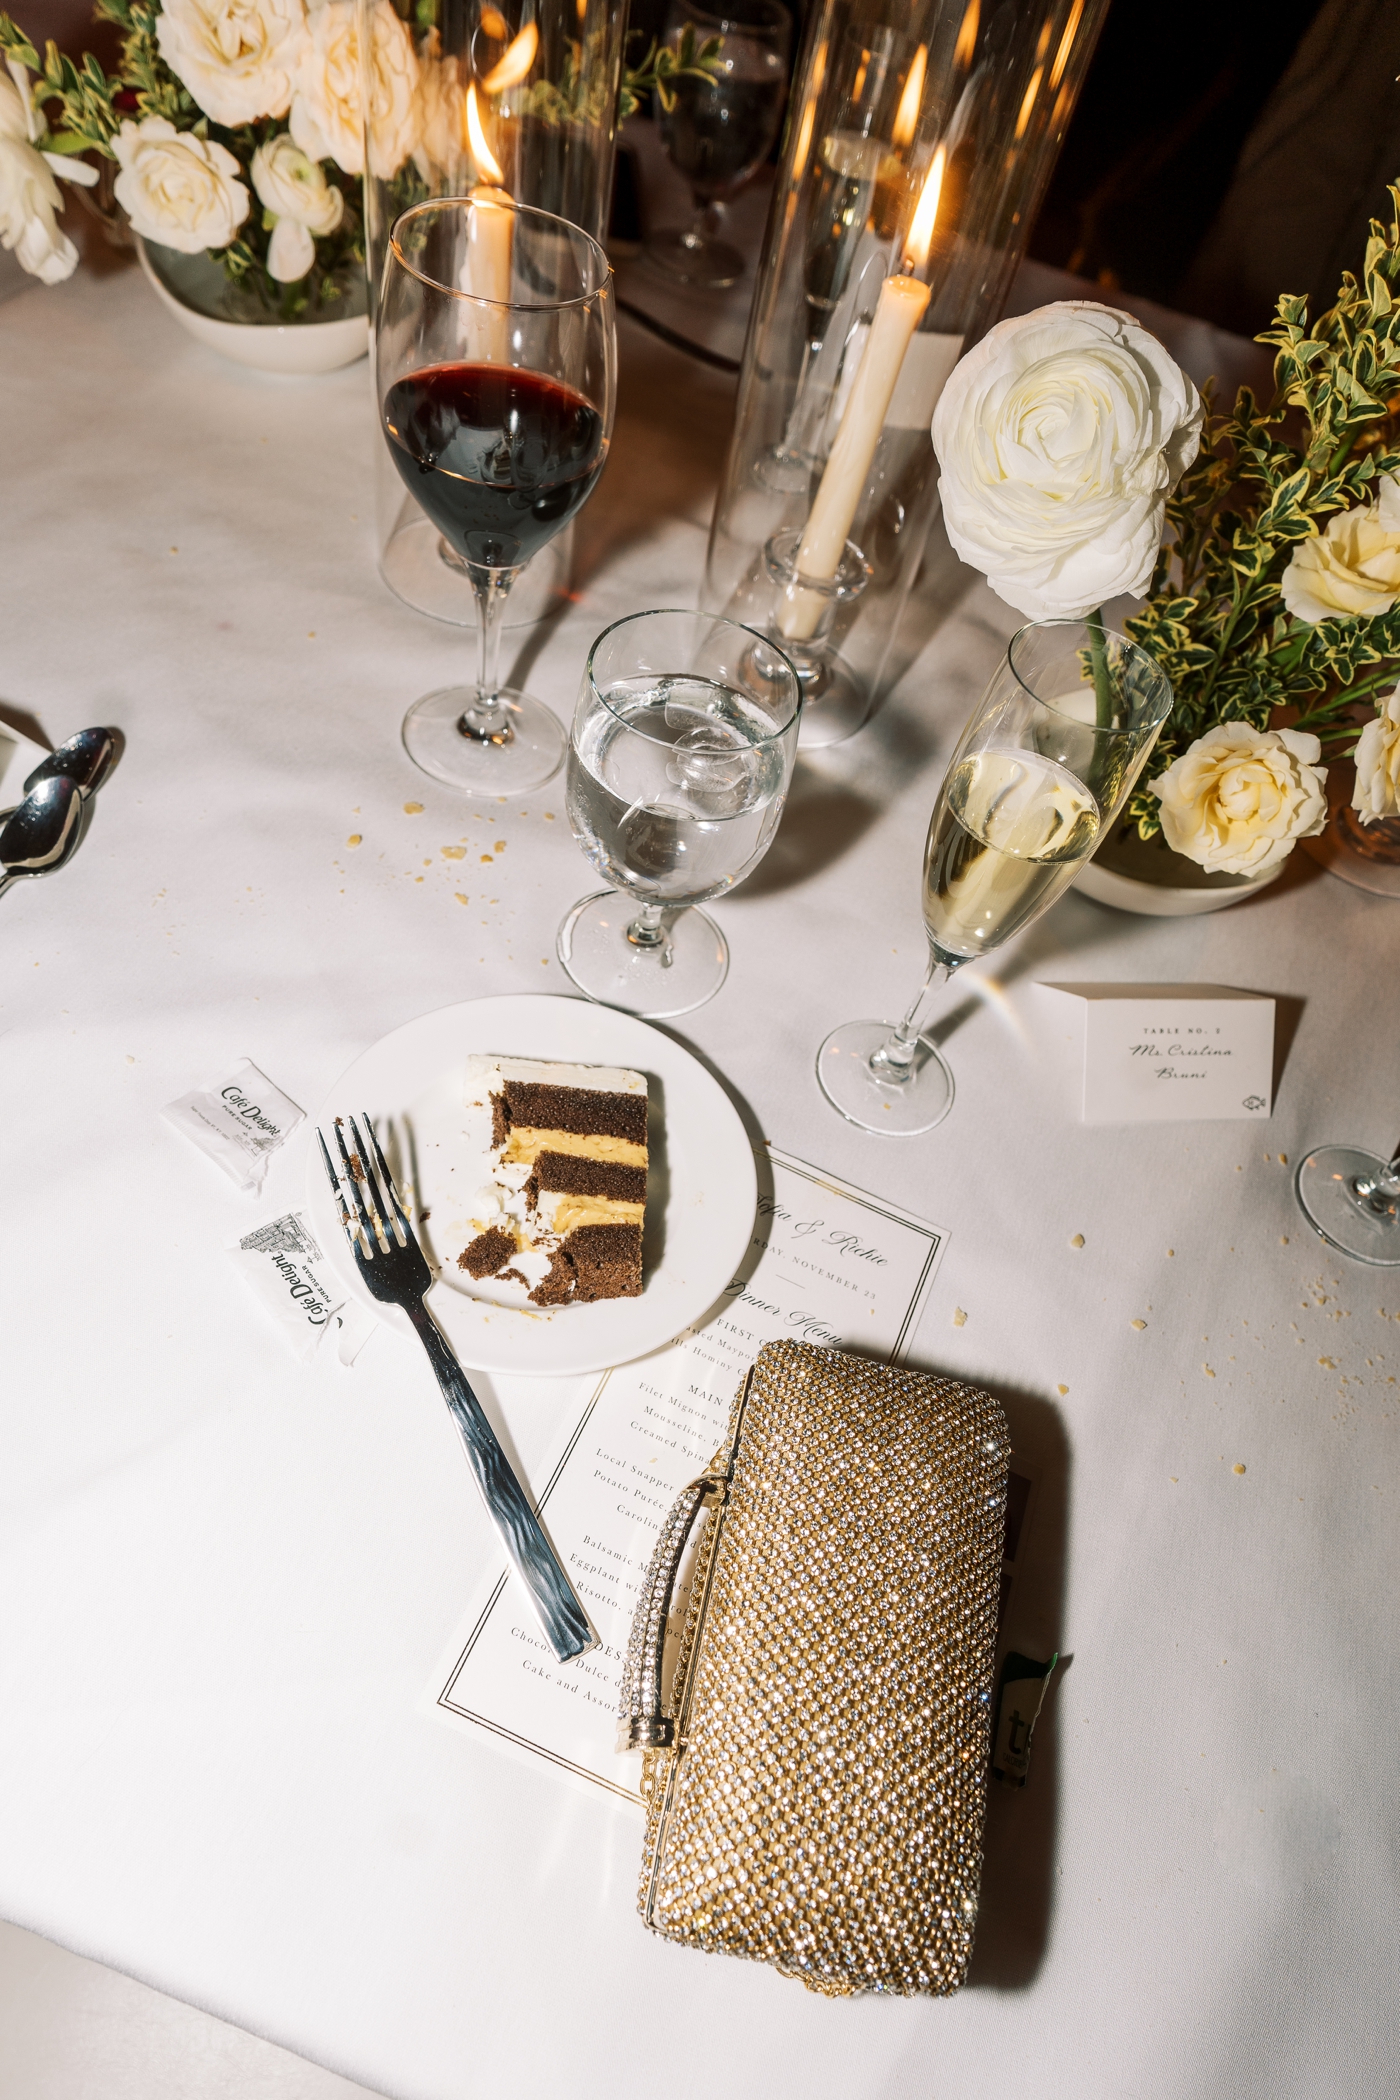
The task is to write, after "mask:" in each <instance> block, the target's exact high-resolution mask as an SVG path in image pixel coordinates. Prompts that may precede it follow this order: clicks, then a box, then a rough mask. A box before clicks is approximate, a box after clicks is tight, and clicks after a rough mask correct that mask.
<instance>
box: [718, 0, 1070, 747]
mask: <svg viewBox="0 0 1400 2100" xmlns="http://www.w3.org/2000/svg"><path fill="white" fill-rule="evenodd" d="M1107 7H1108V0H915V4H914V5H912V6H910V7H901V8H896V7H895V6H893V5H891V4H890V0H819V4H818V5H817V6H816V7H815V8H814V9H813V11H812V13H811V15H810V16H809V18H808V22H807V30H806V35H805V38H804V43H803V50H802V56H801V59H800V62H799V67H798V73H797V79H796V83H795V86H794V91H793V95H792V98H791V101H790V103H789V107H788V119H787V130H786V135H785V139H784V147H783V159H782V167H781V171H780V174H779V178H778V181H777V184H776V185H775V188H774V193H773V205H772V212H771V215H770V218H769V222H768V232H767V238H766V241H765V245H764V253H763V260H762V264H761V267H760V271H759V286H758V294H757V297H756V300H755V303H754V311H753V315H752V318H751V321H750V325H749V335H748V342H747V344H746V347H745V351H744V363H743V372H742V376H741V379H740V384H739V401H738V414H737V420H736V426H735V433H734V439H733V443H732V445H731V447H730V452H729V459H728V463H727V466H726V469H725V475H724V480H723V484H722V486H721V489H720V494H719V499H718V502H717V504H716V507H715V516H714V524H713V528H712V531H711V536H710V548H709V558H708V562H707V566H706V574H705V582H704V586H703V594H702V599H701V603H702V605H703V606H705V607H706V608H707V609H708V610H711V611H716V612H725V613H727V614H728V616H729V617H730V618H731V619H735V620H742V621H744V622H746V623H747V624H749V625H751V626H758V627H766V628H768V629H769V631H770V632H772V633H773V635H774V637H775V639H781V642H782V645H783V646H784V647H785V648H786V649H787V650H788V652H789V654H790V655H791V656H792V658H793V660H794V662H795V663H796V665H797V668H798V671H799V674H800V675H801V677H802V680H803V687H804V695H805V706H804V710H803V728H802V742H803V743H804V744H825V743H835V742H839V741H840V740H841V739H842V738H843V737H846V736H849V735H851V734H852V733H853V731H854V730H856V729H858V728H859V727H860V726H861V724H862V723H863V722H864V721H865V720H867V719H868V717H869V715H870V714H871V712H872V711H873V710H874V708H875V707H876V706H877V705H878V703H879V701H880V700H881V699H882V698H883V697H884V694H885V692H886V691H887V690H888V688H889V686H890V685H891V684H892V683H893V682H894V680H895V678H896V677H897V676H898V675H899V674H900V673H901V672H902V670H903V669H904V668H905V666H906V663H907V661H908V655H909V645H908V642H907V639H903V640H902V637H901V625H902V623H903V622H904V619H905V614H906V608H907V604H908V599H909V595H910V590H911V587H912V585H913V583H914V581H915V578H916V575H917V573H918V570H919V567H920V563H921V561H922V558H923V553H924V544H925V541H926V539H927V537H928V529H929V526H930V523H931V522H932V519H933V516H934V511H935V506H936V502H937V481H938V466H937V461H936V459H935V457H934V452H933V445H932V440H931V438H930V436H929V424H930V420H931V418H932V415H933V410H934V405H935V403H936V402H937V400H938V396H939V394H940V393H941V391H942V389H943V385H944V382H945V381H946V379H947V377H948V375H949V373H950V372H951V371H952V369H953V366H954V365H955V364H956V362H957V360H958V358H959V357H960V356H961V354H962V352H963V350H964V349H966V348H967V347H968V346H969V345H970V344H971V343H972V342H974V341H975V340H976V339H977V338H978V337H979V336H980V335H982V334H984V333H985V332H986V330H987V329H988V328H989V327H990V326H991V324H992V323H993V322H994V321H995V320H996V319H997V318H998V316H999V314H1000V312H1001V309H1002V307H1003V306H1004V304H1005V302H1006V297H1007V293H1008V291H1009V290H1010V286H1011V280H1012V277H1013V276H1014V274H1015V270H1016V266H1017V264H1018V262H1019V261H1020V259H1021V255H1022V252H1023V250H1024V247H1025V242H1026V237H1027V235H1028V233H1029V231H1030V228H1031V225H1032V223H1033V221H1034V218H1035V213H1036V210H1037V207H1038V205H1039V203H1040V199H1041V196H1042V194H1043V192H1044V189H1045V185H1046V183H1047V181H1048V180H1049V177H1050V173H1051V170H1052V168H1053V167H1054V164H1055V159H1056V156H1057V154H1058V153H1059V150H1060V146H1061V143H1062V141H1063V139H1064V135H1065V129H1066V126H1067V125H1068V123H1069V119H1070V115H1071V113H1072V111H1073V108H1074V104H1075V100H1076V97H1077V95H1078V93H1079V89H1080V86H1081V84H1082V82H1083V78H1084V73H1085V70H1086V68H1087V66H1088V62H1089V57H1090V54H1091V52H1092V50H1093V46H1094V43H1095V40H1096V38H1097V36H1098V32H1099V29H1100V27H1101V25H1102V22H1103V18H1104V16H1105V14H1106V12H1107ZM794 535H795V551H794V537H793V536H794ZM775 543H776V544H775ZM843 579H844V581H843ZM853 579H859V583H858V587H855V588H850V587H848V586H849V585H850V583H851V582H852V580H853ZM834 583H841V584H842V587H841V588H839V589H838V590H837V592H836V595H835V602H834V603H833V601H832V596H831V590H830V587H831V586H832V585H833V584H834ZM804 586H805V587H804ZM809 627H810V630H811V631H807V630H808V629H809Z"/></svg>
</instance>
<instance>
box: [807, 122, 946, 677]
mask: <svg viewBox="0 0 1400 2100" xmlns="http://www.w3.org/2000/svg"><path fill="white" fill-rule="evenodd" d="M944 160H945V153H944V149H943V147H942V146H940V147H939V148H938V149H937V151H936V152H935V154H934V156H933V160H932V162H931V164H930V167H929V171H928V174H927V176H926V177H925V179H924V186H923V188H922V190H921V191H920V192H919V201H918V204H917V206H916V207H915V211H914V217H913V220H912V222H911V224H910V227H909V236H908V239H907V240H906V241H905V244H904V262H903V268H902V269H901V271H900V274H899V275H898V276H897V277H887V278H886V279H885V281H884V283H883V285H882V286H881V287H880V300H879V304H878V305H877V306H876V308H875V319H874V320H873V322H872V323H871V326H870V333H869V335H868V336H867V338H866V343H865V350H864V353H863V354H862V357H861V361H860V367H859V369H858V371H857V372H856V376H855V380H854V382H853V384H852V386H851V392H850V397H849V399H848V400H847V402H846V408H845V413H844V414H843V416H842V418H841V425H840V428H839V429H838V431H837V433H836V442H835V444H834V445H833V446H832V448H831V451H830V453H829V454H828V456H827V462H826V468H825V471H824V472H823V474H822V478H821V485H820V487H819V488H818V490H817V500H816V502H815V503H814V504H813V505H812V510H811V515H810V516H809V517H808V520H807V524H806V528H805V530H804V531H803V534H802V539H801V543H800V545H799V546H798V549H797V561H796V569H797V573H798V575H799V576H810V577H811V578H812V580H813V581H814V582H817V583H830V582H831V581H832V579H833V578H834V577H835V575H836V572H837V570H838V569H839V568H840V566H841V557H842V555H843V554H844V553H845V551H846V540H847V538H848V537H849V534H850V530H851V526H852V525H853V524H854V522H855V515H856V512H857V510H858V509H859V508H860V499H861V497H862V495H863V494H864V493H865V482H866V476H867V475H868V474H869V472H870V464H871V461H872V460H873V459H874V457H875V450H876V447H877V446H878V444H879V442H880V432H881V431H882V430H883V428H884V424H885V417H886V416H887V414H888V413H889V406H890V401H891V399H892V397H893V395H894V390H895V383H896V381H897V380H898V378H899V368H900V366H901V365H902V364H903V363H904V357H905V352H906V351H907V350H908V348H909V345H910V342H911V341H912V340H913V336H914V331H915V330H916V329H917V327H918V325H919V323H920V321H922V319H923V317H924V314H925V312H926V311H927V309H928V302H929V287H928V286H927V285H926V284H922V283H920V281H919V279H918V278H917V277H916V276H915V275H914V272H915V271H916V270H921V269H922V268H923V267H924V265H925V263H926V262H927V261H928V252H929V248H930V247H931V245H932V243H933V229H934V225H935V223H936V221H937V218H938V200H939V196H940V194H941V192H942V188H943V165H944ZM824 605H825V600H824V599H823V597H822V596H821V594H820V593H819V592H817V591H804V590H802V589H800V588H798V589H796V590H794V591H793V593H792V595H791V596H790V597H789V598H788V599H787V600H786V602H785V603H784V605H783V609H782V612H781V614H780V616H779V623H778V624H779V626H780V628H781V630H782V632H783V634H784V635H786V636H787V638H788V640H789V641H794V642H802V641H807V640H808V639H809V638H810V637H811V636H812V634H814V633H815V631H816V627H817V623H818V621H819V620H820V619H821V616H822V611H823V607H824Z"/></svg>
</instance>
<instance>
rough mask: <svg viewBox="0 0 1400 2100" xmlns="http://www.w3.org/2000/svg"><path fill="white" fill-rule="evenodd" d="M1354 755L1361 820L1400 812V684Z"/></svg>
mask: <svg viewBox="0 0 1400 2100" xmlns="http://www.w3.org/2000/svg"><path fill="white" fill-rule="evenodd" d="M1353 756H1354V757H1355V759H1356V789H1355V792H1354V793H1353V795H1352V798H1351V806H1352V808H1353V809H1354V810H1356V811H1357V812H1358V813H1359V815H1360V818H1361V821H1362V823H1363V824H1375V823H1377V822H1378V821H1379V820H1380V818H1382V817H1393V816H1396V815H1400V685H1398V686H1396V688H1395V691H1394V692H1393V693H1392V694H1391V696H1390V698H1389V699H1388V700H1386V701H1384V702H1382V704H1381V706H1380V709H1379V712H1378V713H1377V715H1376V718H1375V720H1374V721H1372V722H1368V723H1367V724H1366V727H1365V728H1364V729H1363V730H1362V732H1361V738H1360V741H1359V742H1358V744H1357V746H1356V750H1355V752H1354V754H1353Z"/></svg>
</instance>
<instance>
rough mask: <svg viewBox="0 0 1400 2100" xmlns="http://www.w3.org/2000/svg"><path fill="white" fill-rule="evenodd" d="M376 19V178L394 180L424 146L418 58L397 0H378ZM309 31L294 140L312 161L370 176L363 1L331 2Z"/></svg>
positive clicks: (295, 103)
mask: <svg viewBox="0 0 1400 2100" xmlns="http://www.w3.org/2000/svg"><path fill="white" fill-rule="evenodd" d="M370 19H371V22H372V24H373V45H372V48H371V52H370V65H369V72H370V79H371V88H370V129H371V132H372V134H373V139H374V161H375V168H374V172H375V173H376V174H377V175H384V176H388V175H393V174H395V173H396V172H397V171H398V169H399V168H401V167H402V166H403V163H404V162H405V161H406V160H407V159H408V156H409V154H410V153H411V152H412V151H413V149H414V147H415V145H416V144H417V142H418V122H419V117H418V59H417V56H416V54H415V52H414V49H413V39H412V37H411V36H410V35H409V33H408V31H407V29H406V28H405V27H404V25H403V23H402V22H401V21H400V20H399V18H398V16H397V15H396V14H395V13H394V9H393V6H392V4H391V0H374V6H373V9H372V11H371V16H370ZM306 29H307V34H306V41H305V43H304V44H303V45H302V49H301V56H300V58H299V60H298V62H297V73H296V79H295V82H294V84H293V93H292V114H291V119H290V122H291V133H292V137H293V138H294V139H295V140H296V142H297V144H298V145H299V146H300V147H301V148H302V150H303V152H305V153H308V154H309V155H310V156H311V158H312V160H333V161H334V162H335V164H336V166H337V167H339V168H343V169H344V170H345V172H346V174H347V175H359V174H362V173H363V172H364V164H365V139H364V121H363V117H362V114H361V112H362V108H363V102H362V91H361V82H360V39H359V31H358V26H357V9H356V4H355V0H323V4H321V5H320V6H315V7H313V8H312V9H311V12H310V13H309V14H308V16H307V23H306Z"/></svg>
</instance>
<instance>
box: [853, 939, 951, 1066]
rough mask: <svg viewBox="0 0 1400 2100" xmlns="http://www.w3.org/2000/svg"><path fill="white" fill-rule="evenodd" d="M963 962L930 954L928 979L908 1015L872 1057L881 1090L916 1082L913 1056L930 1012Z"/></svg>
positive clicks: (922, 985) (871, 1064) (871, 1063)
mask: <svg viewBox="0 0 1400 2100" xmlns="http://www.w3.org/2000/svg"><path fill="white" fill-rule="evenodd" d="M963 959H964V958H963V957H961V956H959V957H958V958H957V960H956V961H950V960H949V959H948V958H947V957H946V956H942V955H939V954H938V953H937V952H934V953H932V954H930V956H929V965H928V975H927V976H926V977H925V979H924V981H923V983H922V984H921V985H920V987H919V990H918V992H917V994H916V995H915V997H914V999H913V1002H912V1003H911V1005H910V1008H909V1011H908V1013H906V1015H905V1016H904V1019H903V1020H902V1021H901V1022H900V1024H899V1026H898V1028H895V1029H892V1030H891V1032H890V1034H889V1035H888V1036H887V1037H886V1038H885V1040H884V1042H883V1043H882V1044H881V1045H880V1047H879V1049H878V1050H876V1051H875V1052H874V1053H873V1055H872V1056H871V1059H870V1069H871V1072H872V1073H873V1075H874V1076H875V1078H876V1079H878V1080H879V1081H880V1084H881V1085H882V1086H890V1085H895V1086H900V1085H903V1084H904V1082H905V1081H906V1080H909V1079H912V1078H913V1076H914V1055H915V1052H916V1051H917V1050H918V1047H919V1036H920V1034H921V1033H922V1030H923V1025H924V1022H925V1021H926V1020H927V1018H928V1014H929V1009H930V1008H931V1006H932V1005H933V1002H934V1000H935V998H936V997H937V995H938V994H939V992H941V991H942V989H943V987H944V985H945V984H946V983H947V982H948V979H949V978H950V977H951V976H952V974H953V972H954V970H956V969H957V967H958V964H959V963H960V962H962V961H963Z"/></svg>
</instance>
